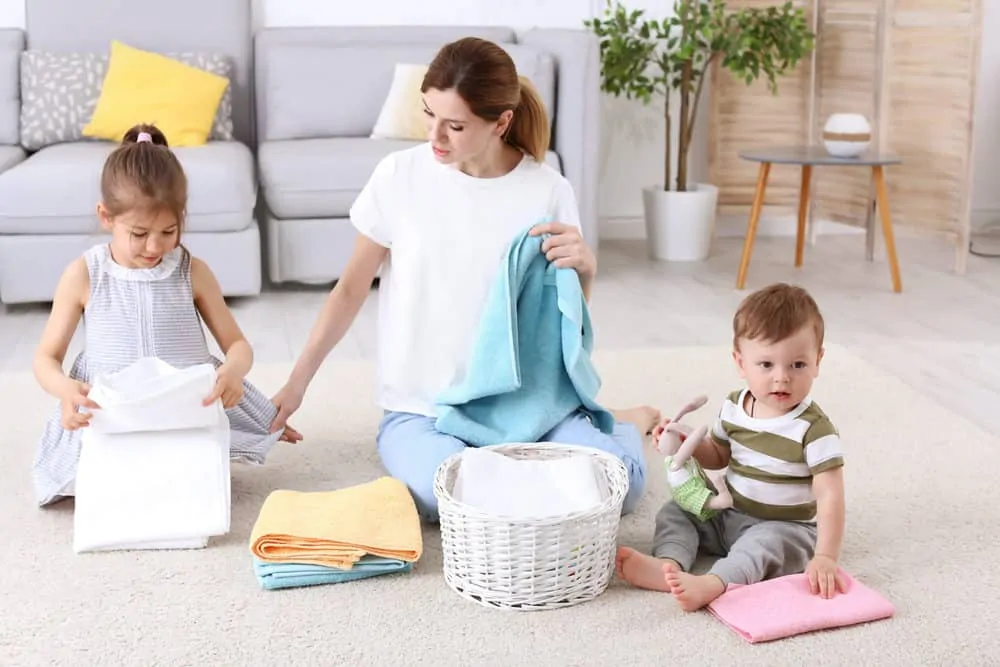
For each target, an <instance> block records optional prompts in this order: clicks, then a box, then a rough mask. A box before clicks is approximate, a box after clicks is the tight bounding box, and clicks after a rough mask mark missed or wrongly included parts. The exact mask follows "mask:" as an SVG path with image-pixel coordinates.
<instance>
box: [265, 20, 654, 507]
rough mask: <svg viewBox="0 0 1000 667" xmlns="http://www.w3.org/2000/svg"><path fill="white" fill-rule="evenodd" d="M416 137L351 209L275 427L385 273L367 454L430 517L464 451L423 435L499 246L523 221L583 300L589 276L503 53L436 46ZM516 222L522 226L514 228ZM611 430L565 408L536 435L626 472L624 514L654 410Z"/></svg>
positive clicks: (638, 480) (571, 218)
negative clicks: (342, 262) (423, 130)
mask: <svg viewBox="0 0 1000 667" xmlns="http://www.w3.org/2000/svg"><path fill="white" fill-rule="evenodd" d="M421 91H422V93H423V103H424V114H425V116H426V122H427V131H428V138H429V141H428V143H426V144H421V145H419V146H416V147H414V148H410V149H406V150H401V151H398V152H395V153H392V154H390V155H388V156H387V157H385V158H384V159H383V160H382V161H381V162H379V164H378V165H377V166H376V167H375V170H374V172H373V173H372V176H371V178H370V180H369V181H368V183H367V184H366V185H365V187H364V189H363V190H362V192H361V193H360V195H359V196H358V198H357V200H356V201H355V202H354V205H353V206H352V208H351V213H350V216H351V222H352V223H353V224H354V226H355V227H356V228H357V230H358V231H359V232H360V234H359V235H358V238H357V241H356V243H355V247H354V250H353V254H352V255H351V258H350V260H349V262H348V264H347V266H346V268H345V269H344V273H343V275H342V276H341V277H340V279H339V281H338V282H337V284H336V286H335V287H334V288H333V290H332V291H331V293H330V296H329V298H328V299H327V302H326V304H325V305H324V306H323V309H322V311H321V313H320V315H319V318H318V320H317V322H316V324H315V326H314V327H313V330H312V332H311V334H310V336H309V341H308V342H307V343H306V347H305V349H304V350H303V352H302V354H301V356H300V357H299V359H298V362H297V363H296V365H295V368H294V370H293V371H292V374H291V376H290V377H289V379H288V382H287V384H286V385H285V386H284V387H283V388H282V389H281V390H280V391H279V392H278V393H277V394H276V395H275V396H274V398H273V401H274V403H275V405H276V406H277V407H278V410H279V412H278V416H277V418H276V419H275V423H274V426H273V428H274V429H275V431H277V430H278V429H280V428H282V427H283V426H284V424H285V421H286V420H287V419H288V417H289V416H290V415H291V414H292V413H294V412H295V411H296V410H297V409H298V408H299V406H300V405H301V403H302V397H303V395H304V393H305V390H306V387H307V386H308V385H309V382H310V381H311V379H312V377H313V376H314V375H315V373H316V371H317V370H318V369H319V366H320V365H321V364H322V363H323V360H324V359H325V358H326V356H327V355H328V354H329V353H330V351H331V350H332V349H333V347H334V346H335V345H336V344H337V342H338V341H339V340H340V339H341V338H342V337H343V335H344V334H345V333H346V332H347V330H348V328H349V327H350V326H351V323H352V322H353V321H354V318H355V316H356V315H357V313H358V310H359V309H360V308H361V305H362V303H363V302H364V300H365V298H366V297H367V296H368V292H369V290H370V289H371V285H372V281H373V279H374V277H375V275H376V273H377V271H378V269H379V267H380V266H382V265H383V263H384V264H385V265H384V268H383V273H382V276H381V282H380V290H379V318H378V341H377V347H378V349H377V356H378V365H379V381H380V382H379V396H378V401H379V404H380V405H381V407H382V408H383V409H384V410H385V415H384V417H383V419H382V421H381V424H380V425H379V430H378V436H377V442H378V451H379V455H380V457H381V459H382V462H383V465H384V466H385V468H386V470H387V471H388V473H389V474H390V475H391V476H393V477H395V478H397V479H399V480H402V481H403V482H405V483H406V484H407V486H408V487H409V488H410V491H411V493H412V494H413V496H414V499H415V501H416V504H417V507H418V508H419V510H420V513H421V515H422V516H423V517H424V518H425V519H427V520H429V521H435V520H436V519H437V502H436V500H435V498H434V493H433V484H434V474H435V471H436V470H437V468H438V466H439V465H440V464H441V463H442V462H443V461H444V460H445V459H446V458H447V457H448V456H450V455H452V454H454V453H456V452H458V451H461V450H462V449H463V448H464V447H465V446H466V445H465V443H463V442H462V441H461V440H458V439H457V438H454V437H452V436H450V435H446V434H443V433H440V432H438V431H436V430H435V416H434V415H435V413H434V399H435V397H436V396H437V395H438V394H439V393H440V392H441V391H442V390H444V389H445V388H446V387H448V386H450V385H451V384H452V383H453V382H454V381H456V380H457V379H458V378H460V377H461V375H462V372H463V370H464V365H465V363H466V359H467V357H468V355H469V352H470V350H471V348H472V345H473V342H474V337H475V333H476V329H477V326H478V322H479V318H480V315H481V312H482V309H483V307H484V305H485V303H486V300H487V295H488V293H489V290H490V286H491V284H492V282H493V280H494V278H495V276H496V273H497V271H498V270H499V268H500V264H501V261H502V259H503V257H504V253H505V251H506V249H507V246H508V245H509V243H510V242H511V241H512V240H513V239H514V237H515V236H516V235H517V234H518V233H519V232H521V231H522V230H523V228H524V226H525V224H530V221H532V220H543V219H549V220H556V221H558V222H553V223H551V224H542V225H538V226H537V227H536V228H535V229H533V230H532V233H533V234H551V236H550V237H549V238H547V239H546V241H545V243H544V244H543V245H542V251H543V252H545V253H546V257H547V258H548V259H549V260H550V261H553V262H554V263H555V264H556V265H557V266H559V267H571V268H573V269H575V270H576V271H577V273H578V274H579V276H580V282H581V286H582V288H583V292H584V295H585V297H586V298H588V299H589V297H590V291H591V286H592V284H593V280H594V274H595V271H596V268H597V267H596V260H595V258H594V254H593V252H592V251H591V250H590V249H589V248H588V247H587V245H586V243H584V241H583V239H582V238H581V236H580V223H579V214H578V212H577V207H576V200H575V197H574V194H573V189H572V187H571V186H570V184H569V182H568V181H567V180H566V179H565V178H563V176H562V175H561V174H559V173H558V172H557V171H555V170H554V169H552V168H551V167H549V166H548V165H546V164H545V163H544V159H545V153H546V150H547V149H548V146H549V124H548V117H547V115H546V112H545V108H544V105H543V104H542V102H541V99H540V98H539V96H538V93H537V92H535V90H534V89H533V88H532V86H531V84H530V83H529V82H528V81H527V80H521V79H519V77H518V75H517V71H516V69H515V67H514V63H513V61H512V60H511V59H510V56H508V54H507V53H506V52H505V51H504V50H503V49H502V48H500V47H499V46H497V45H496V44H493V43H492V42H488V41H485V40H482V39H476V38H466V39H461V40H458V41H456V42H453V43H451V44H447V45H446V46H444V47H443V48H442V49H441V51H440V52H439V53H438V54H437V56H436V57H435V58H434V61H433V62H432V63H431V65H430V67H429V69H428V72H427V74H426V76H425V77H424V81H423V84H422V86H421ZM526 221H527V222H526ZM617 417H618V419H629V420H631V421H632V422H634V424H633V423H619V424H617V425H616V428H615V431H614V433H613V434H612V435H606V434H604V433H601V432H600V431H599V430H598V429H597V428H596V427H595V426H593V425H592V424H591V423H590V421H589V420H588V419H587V418H586V417H585V416H584V415H583V414H582V413H576V414H573V415H571V416H570V417H568V418H567V419H566V420H565V421H564V422H562V423H561V424H559V425H558V426H556V428H554V429H553V430H552V431H550V432H549V433H548V434H546V435H545V436H544V438H543V439H544V440H554V441H559V442H564V443H571V444H577V445H589V446H593V447H596V448H598V449H601V450H604V451H607V452H610V453H612V454H614V455H616V456H618V457H619V458H620V459H621V460H622V461H623V462H624V463H625V465H626V467H627V468H628V471H629V479H630V489H629V492H628V496H627V497H626V503H625V511H631V509H632V508H633V507H634V506H635V503H636V501H637V500H638V498H639V496H640V495H641V494H642V490H643V485H644V480H645V460H644V458H643V453H642V441H643V437H642V435H641V434H640V432H641V433H642V434H645V433H647V432H648V431H649V430H650V429H652V427H653V426H654V425H655V423H656V421H657V418H658V415H657V414H656V412H655V411H654V410H652V409H650V408H639V409H636V410H631V411H628V412H627V413H618V415H617Z"/></svg>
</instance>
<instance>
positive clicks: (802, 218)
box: [795, 164, 812, 266]
mask: <svg viewBox="0 0 1000 667" xmlns="http://www.w3.org/2000/svg"><path fill="white" fill-rule="evenodd" d="M811 178H812V165H811V164H804V165H802V185H801V186H800V187H799V229H798V232H797V233H796V235H795V266H802V251H803V247H804V246H805V242H806V216H807V215H808V213H809V182H810V179H811Z"/></svg>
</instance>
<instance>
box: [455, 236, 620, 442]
mask: <svg viewBox="0 0 1000 667" xmlns="http://www.w3.org/2000/svg"><path fill="white" fill-rule="evenodd" d="M529 230H530V228H529V229H526V230H525V231H523V232H522V233H520V234H519V235H518V236H517V237H516V238H515V239H514V240H513V242H512V243H511V244H510V246H509V247H508V249H507V254H506V256H505V259H504V264H503V266H502V267H501V271H500V274H499V275H498V277H497V279H496V281H495V282H494V283H493V287H492V290H491V292H490V296H489V301H488V302H487V304H486V308H485V310H484V311H483V316H482V319H481V320H480V323H479V331H478V334H477V338H476V342H475V344H474V346H473V351H472V355H471V358H470V361H469V365H468V367H467V370H466V375H465V377H464V378H462V380H461V381H460V382H459V383H458V384H456V385H454V386H452V387H449V388H448V389H446V390H445V391H443V392H442V393H441V395H440V396H438V398H437V405H436V412H437V423H436V428H437V430H438V431H440V432H442V433H447V434H449V435H453V436H455V437H457V438H459V439H461V440H463V441H465V442H466V443H468V444H470V445H473V446H488V445H495V444H500V443H507V442H537V441H538V439H539V438H541V437H542V436H544V435H545V434H546V433H548V432H549V431H550V430H552V429H553V428H554V427H555V426H556V425H558V424H559V423H560V422H561V421H563V420H564V419H565V418H566V417H568V416H569V415H571V414H572V413H573V412H575V411H577V410H583V411H585V412H586V413H589V415H590V417H591V419H592V421H593V423H594V424H595V425H596V426H597V427H598V428H599V429H600V430H601V431H603V432H604V433H611V432H612V430H613V429H614V417H613V416H612V415H611V413H610V412H608V411H606V410H604V409H603V408H602V407H601V406H600V405H598V403H597V401H596V400H595V397H596V396H597V392H598V390H599V389H600V386H601V380H600V377H599V376H598V374H597V371H596V370H595V369H594V366H593V365H592V363H591V360H590V352H591V350H592V349H593V330H592V328H591V322H590V312H589V311H588V309H587V302H586V299H585V298H584V296H583V289H582V288H581V286H580V277H579V276H578V275H577V273H576V271H575V270H573V269H559V268H556V267H555V266H554V265H553V264H552V263H550V262H549V261H548V260H547V259H546V258H545V255H543V254H542V252H541V247H542V242H543V241H544V239H545V236H530V235H529V234H528V231H529Z"/></svg>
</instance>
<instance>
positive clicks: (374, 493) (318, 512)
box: [250, 477, 423, 570]
mask: <svg viewBox="0 0 1000 667" xmlns="http://www.w3.org/2000/svg"><path fill="white" fill-rule="evenodd" d="M250 551H251V552H252V553H253V555H254V556H256V557H257V558H259V559H260V560H262V561H264V562H270V563H289V562H293V563H302V564H307V565H321V566H326V567H338V568H341V569H345V570H349V569H351V568H352V567H353V566H354V565H355V563H357V562H358V561H360V560H361V558H363V557H364V556H366V555H373V556H381V557H383V558H392V559H398V560H402V561H406V562H409V563H413V562H416V561H417V560H418V559H419V558H420V555H421V553H422V551H423V536H422V534H421V532H420V516H419V515H418V514H417V507H416V505H415V504H414V502H413V497H412V496H411V495H410V491H409V489H407V488H406V485H405V484H403V483H402V482H400V481H399V480H397V479H394V478H392V477H380V478H378V479H376V480H374V481H372V482H367V483H365V484H359V485H356V486H351V487H347V488H344V489H339V490H336V491H314V492H301V491H289V490H277V491H272V492H271V493H270V494H269V495H268V497H267V499H266V500H265V501H264V504H263V506H262V507H261V508H260V514H259V515H258V517H257V521H256V523H255V524H254V527H253V530H252V531H251V533H250Z"/></svg>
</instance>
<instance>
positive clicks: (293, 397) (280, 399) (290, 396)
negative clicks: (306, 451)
mask: <svg viewBox="0 0 1000 667" xmlns="http://www.w3.org/2000/svg"><path fill="white" fill-rule="evenodd" d="M302 395H303V394H302V391H300V390H298V389H296V388H295V387H293V386H292V385H290V384H286V385H285V386H284V387H282V388H281V389H280V390H279V391H278V393H277V394H275V395H274V398H272V399H271V402H272V403H274V407H276V408H278V414H277V416H276V417H275V418H274V421H272V422H271V433H277V432H278V431H283V433H282V435H281V440H284V441H285V442H299V441H300V440H302V434H301V433H299V432H298V431H296V430H295V429H294V428H292V427H291V426H289V425H288V418H289V417H291V416H292V415H293V414H294V413H295V411H296V410H298V409H299V407H300V406H301V405H302Z"/></svg>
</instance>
